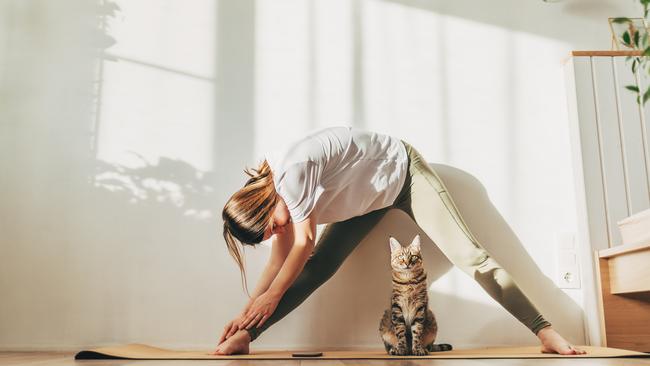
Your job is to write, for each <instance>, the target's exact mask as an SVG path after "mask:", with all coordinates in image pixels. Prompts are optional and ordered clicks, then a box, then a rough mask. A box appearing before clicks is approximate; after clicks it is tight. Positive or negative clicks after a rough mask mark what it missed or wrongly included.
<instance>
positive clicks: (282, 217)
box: [263, 198, 291, 240]
mask: <svg viewBox="0 0 650 366" xmlns="http://www.w3.org/2000/svg"><path fill="white" fill-rule="evenodd" d="M290 223H291V216H290V215H289V209H288V208H287V205H286V204H285V203H284V200H283V199H282V198H280V199H279V200H278V203H277V204H276V205H275V208H274V209H273V215H271V221H270V222H269V226H268V227H267V228H266V231H265V232H264V239H263V240H266V239H268V238H270V237H271V236H272V235H274V234H281V233H283V232H284V230H285V229H286V228H287V225H289V224H290Z"/></svg>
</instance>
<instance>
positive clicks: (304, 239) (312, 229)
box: [266, 217, 316, 297]
mask: <svg viewBox="0 0 650 366" xmlns="http://www.w3.org/2000/svg"><path fill="white" fill-rule="evenodd" d="M293 232H294V241H293V245H292V246H291V251H290V252H289V254H288V255H287V257H286V260H285V261H284V263H283V264H282V268H280V271H279V272H278V274H277V276H275V279H274V280H273V282H272V283H271V285H270V286H269V288H268V289H267V290H266V291H267V292H269V293H271V294H272V295H275V296H278V297H282V295H284V293H285V292H286V291H287V289H288V288H289V286H291V284H292V283H293V281H294V280H295V279H296V278H297V277H298V275H299V274H300V272H301V271H302V268H303V267H304V266H305V263H306V262H307V259H308V258H309V256H310V255H311V252H312V251H313V250H314V240H315V238H316V224H315V222H314V220H312V219H311V217H308V218H307V219H306V220H304V221H301V222H299V223H296V224H293Z"/></svg>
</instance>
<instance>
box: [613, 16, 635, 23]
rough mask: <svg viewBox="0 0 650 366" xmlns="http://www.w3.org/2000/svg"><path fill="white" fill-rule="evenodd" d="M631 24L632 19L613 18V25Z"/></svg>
mask: <svg viewBox="0 0 650 366" xmlns="http://www.w3.org/2000/svg"><path fill="white" fill-rule="evenodd" d="M629 22H631V20H630V18H626V17H620V18H613V19H612V23H616V24H623V23H629Z"/></svg>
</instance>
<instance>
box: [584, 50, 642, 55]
mask: <svg viewBox="0 0 650 366" xmlns="http://www.w3.org/2000/svg"><path fill="white" fill-rule="evenodd" d="M571 56H641V51H571Z"/></svg>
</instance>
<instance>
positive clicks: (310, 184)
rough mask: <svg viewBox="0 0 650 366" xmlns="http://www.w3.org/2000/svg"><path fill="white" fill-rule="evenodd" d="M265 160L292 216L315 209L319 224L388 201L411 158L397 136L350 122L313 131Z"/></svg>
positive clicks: (296, 217) (298, 218)
mask: <svg viewBox="0 0 650 366" xmlns="http://www.w3.org/2000/svg"><path fill="white" fill-rule="evenodd" d="M266 159H267V161H268V163H269V166H270V167H271V171H272V172H273V181H274V183H275V190H276V191H277V192H278V194H279V195H280V197H282V198H283V199H284V201H285V203H286V204H287V207H288V209H289V213H290V215H291V219H292V220H293V221H294V222H300V221H303V220H305V219H306V218H307V217H308V216H309V214H310V213H311V212H312V211H313V212H314V214H315V215H314V217H315V219H316V223H317V224H326V223H331V222H340V221H344V220H347V219H349V218H352V217H355V216H360V215H363V214H366V213H368V212H371V211H374V210H378V209H380V208H384V207H387V206H390V205H391V204H392V203H393V202H394V201H395V198H397V195H398V194H399V192H400V190H401V189H402V185H403V184H404V180H405V178H406V171H407V161H408V158H407V155H406V148H405V147H404V145H403V144H402V142H401V141H400V140H399V139H397V138H394V137H391V136H387V135H381V134H378V133H374V132H368V131H363V130H358V129H354V128H349V127H333V128H327V129H324V130H321V131H318V132H315V133H313V134H312V135H309V136H307V137H305V138H303V139H301V140H299V141H297V142H294V143H292V144H290V145H289V146H288V147H287V148H286V149H284V150H283V151H277V152H274V153H269V154H267V155H266Z"/></svg>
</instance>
